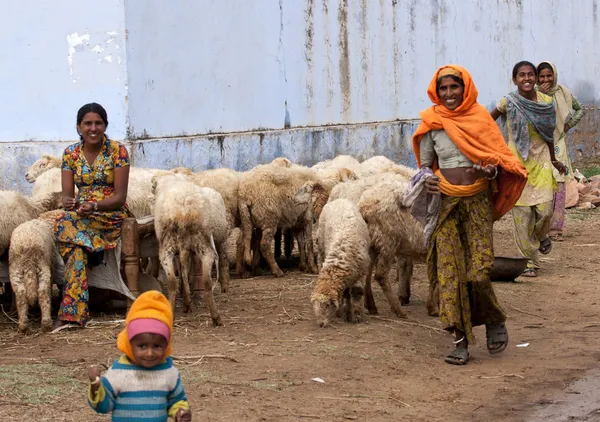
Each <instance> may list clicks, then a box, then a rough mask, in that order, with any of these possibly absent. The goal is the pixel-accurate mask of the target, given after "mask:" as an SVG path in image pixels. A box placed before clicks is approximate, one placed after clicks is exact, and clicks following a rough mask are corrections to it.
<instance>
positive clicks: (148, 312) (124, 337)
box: [117, 290, 173, 362]
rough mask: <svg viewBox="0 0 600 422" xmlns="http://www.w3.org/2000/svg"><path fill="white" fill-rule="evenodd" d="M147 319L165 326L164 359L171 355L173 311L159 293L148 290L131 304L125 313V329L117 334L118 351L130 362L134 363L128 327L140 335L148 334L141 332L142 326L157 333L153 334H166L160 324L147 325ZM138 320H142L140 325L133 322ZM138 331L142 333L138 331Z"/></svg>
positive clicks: (163, 296)
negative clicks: (166, 335)
mask: <svg viewBox="0 0 600 422" xmlns="http://www.w3.org/2000/svg"><path fill="white" fill-rule="evenodd" d="M148 319H153V320H156V322H158V323H161V324H162V326H166V328H167V329H168V337H167V351H166V353H165V356H164V357H165V358H166V357H168V356H169V355H171V353H173V348H172V347H171V340H172V338H173V310H172V309H171V304H170V303H169V301H168V300H167V298H166V297H165V295H163V294H162V293H161V292H159V291H157V290H150V291H147V292H145V293H142V294H141V295H139V296H138V298H137V299H136V300H135V301H134V302H133V304H132V305H131V308H130V309H129V312H127V317H125V328H124V329H123V331H121V332H120V333H119V337H118V338H117V347H118V349H119V350H120V351H121V352H123V353H125V354H126V355H127V357H128V358H129V360H130V361H131V362H134V358H133V351H132V349H131V343H130V339H132V338H133V337H134V336H133V335H131V336H130V334H129V328H130V327H131V328H132V330H133V331H134V332H135V333H136V334H140V332H149V331H143V326H144V325H145V328H146V329H148V328H149V329H150V332H153V331H158V332H157V333H155V334H161V335H163V336H164V335H165V334H167V333H166V332H165V331H164V328H161V324H156V323H148V321H147V320H148ZM139 320H142V323H141V324H140V323H137V322H135V321H139ZM144 321H145V324H144ZM140 329H141V330H142V331H140ZM132 334H134V333H132Z"/></svg>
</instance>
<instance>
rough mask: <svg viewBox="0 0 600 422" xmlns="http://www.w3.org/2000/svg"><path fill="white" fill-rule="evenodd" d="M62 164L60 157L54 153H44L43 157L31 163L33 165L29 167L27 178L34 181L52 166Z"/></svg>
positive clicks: (31, 181) (30, 181) (28, 180)
mask: <svg viewBox="0 0 600 422" xmlns="http://www.w3.org/2000/svg"><path fill="white" fill-rule="evenodd" d="M60 165H61V159H60V158H58V157H55V156H53V155H49V154H44V155H42V158H40V159H39V160H37V161H36V162H35V163H33V164H32V165H31V167H29V170H27V174H26V175H25V179H27V182H29V183H33V182H35V180H36V179H37V178H38V176H39V175H40V174H42V173H44V172H45V171H46V170H49V169H51V168H55V167H60Z"/></svg>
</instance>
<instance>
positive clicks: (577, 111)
mask: <svg viewBox="0 0 600 422" xmlns="http://www.w3.org/2000/svg"><path fill="white" fill-rule="evenodd" d="M537 72H538V80H537V85H536V88H537V90H538V91H540V92H543V93H544V94H546V95H549V96H551V97H552V98H553V99H554V103H555V105H556V129H555V130H554V152H555V154H556V159H557V160H558V161H560V162H561V163H563V164H564V165H565V166H567V174H566V175H562V174H560V173H559V172H558V171H556V169H554V178H555V179H556V181H557V182H558V190H557V192H556V194H555V195H554V211H553V213H552V220H551V221H550V238H551V239H552V240H558V241H562V240H563V236H562V235H563V227H564V225H565V199H566V197H565V196H566V192H565V183H566V182H568V181H569V180H571V178H572V177H573V168H572V167H571V159H570V158H569V150H568V148H567V132H568V131H569V129H571V128H573V127H575V126H576V125H577V123H579V121H580V120H581V118H582V117H583V114H584V111H583V107H582V106H581V103H580V102H579V101H577V98H575V96H574V95H573V94H571V91H569V89H568V88H567V87H566V86H564V85H559V84H558V71H557V70H556V66H554V65H553V64H552V63H550V62H541V63H540V64H539V65H538V67H537Z"/></svg>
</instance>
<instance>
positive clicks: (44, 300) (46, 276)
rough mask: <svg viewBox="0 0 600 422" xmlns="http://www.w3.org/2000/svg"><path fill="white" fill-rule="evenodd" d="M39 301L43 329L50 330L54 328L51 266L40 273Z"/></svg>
mask: <svg viewBox="0 0 600 422" xmlns="http://www.w3.org/2000/svg"><path fill="white" fill-rule="evenodd" d="M38 280H39V286H38V303H39V305H40V310H41V311H42V330H44V331H50V330H51V329H52V315H51V306H50V296H51V283H52V273H51V272H50V268H45V269H43V270H41V271H40V273H39V275H38Z"/></svg>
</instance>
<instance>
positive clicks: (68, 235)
mask: <svg viewBox="0 0 600 422" xmlns="http://www.w3.org/2000/svg"><path fill="white" fill-rule="evenodd" d="M107 126H108V119H107V116H106V110H104V108H103V107H102V106H101V105H100V104H96V103H90V104H86V105H84V106H83V107H81V108H80V109H79V111H78V113H77V131H78V132H79V136H80V139H81V141H80V142H78V143H76V144H74V145H71V146H69V147H68V148H67V149H65V152H64V153H63V158H62V200H63V205H64V208H65V210H66V211H65V212H64V213H63V214H62V215H61V216H60V217H59V218H58V219H57V220H56V225H55V227H54V233H55V236H56V240H57V242H58V248H59V252H60V254H61V256H62V258H63V260H64V262H65V285H64V290H63V300H62V303H61V305H60V310H59V312H58V321H57V324H56V326H61V325H65V324H69V323H75V324H79V325H80V326H84V325H85V323H86V322H87V319H88V298H89V295H88V270H89V268H90V267H91V266H93V261H98V260H99V257H100V256H101V253H102V251H104V250H106V249H112V248H115V247H116V245H117V242H118V240H119V237H120V236H121V223H122V221H123V219H124V218H125V217H128V216H129V215H130V213H129V211H128V209H127V207H126V205H125V199H126V197H127V185H128V182H129V155H128V153H127V149H125V147H124V146H123V145H122V144H120V143H119V142H116V141H112V140H110V139H108V138H107V137H106V135H105V131H106V127H107ZM75 186H77V188H78V189H79V193H78V194H77V197H76V196H75Z"/></svg>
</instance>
